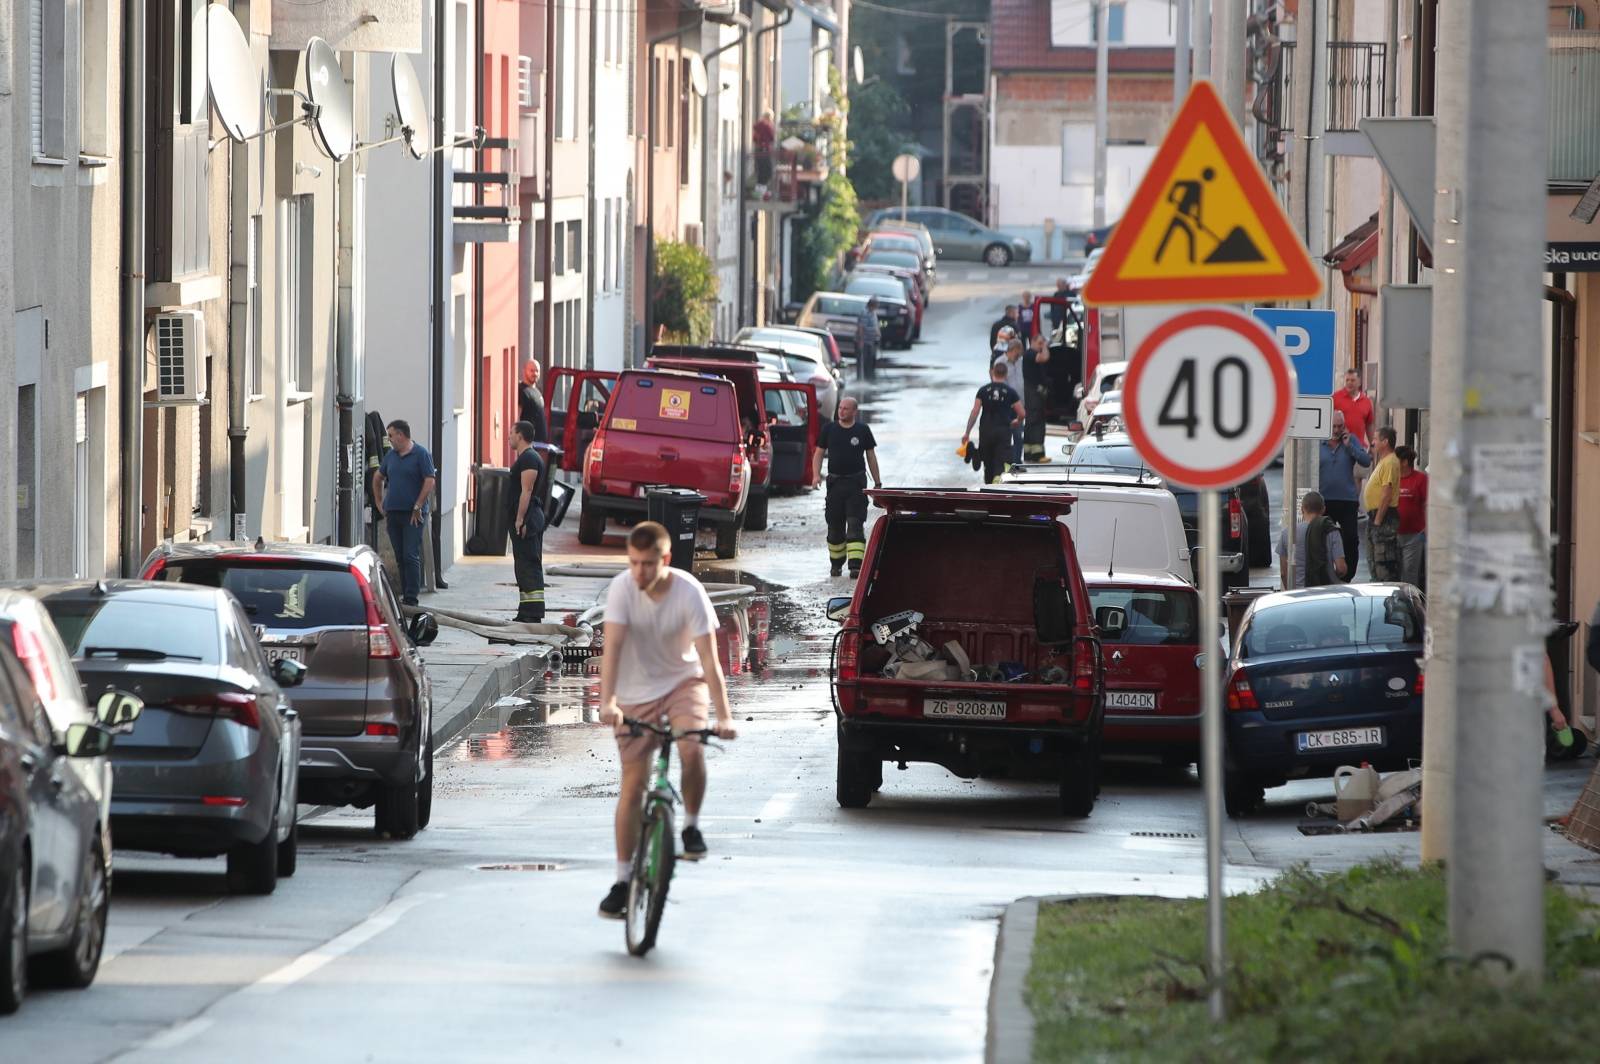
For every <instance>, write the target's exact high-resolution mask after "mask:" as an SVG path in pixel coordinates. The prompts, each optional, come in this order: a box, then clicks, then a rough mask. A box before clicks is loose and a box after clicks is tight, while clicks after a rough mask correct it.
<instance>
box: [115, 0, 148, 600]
mask: <svg viewBox="0 0 1600 1064" xmlns="http://www.w3.org/2000/svg"><path fill="white" fill-rule="evenodd" d="M122 27H123V32H122V43H123V69H124V70H125V71H127V78H126V79H125V80H124V81H123V85H122V352H121V360H120V361H121V365H120V366H119V367H118V369H117V377H118V381H117V383H118V386H119V393H118V400H119V402H118V405H119V407H120V410H119V418H118V420H119V426H118V429H119V432H118V435H119V436H120V437H121V439H120V440H119V441H118V442H119V444H120V446H119V447H118V450H119V452H120V453H119V456H118V457H119V458H120V462H119V467H120V468H119V471H118V472H119V475H120V477H121V480H122V483H121V495H122V525H121V529H120V538H121V549H120V551H119V553H120V554H121V555H122V558H121V569H122V575H123V576H137V575H138V571H139V563H140V562H142V561H143V560H144V558H143V545H144V534H143V533H144V514H143V510H144V285H145V273H144V266H145V231H144V218H145V172H144V166H145V162H144V156H145V88H146V86H145V34H146V31H147V29H148V19H147V16H146V13H145V0H123V5H122Z"/></svg>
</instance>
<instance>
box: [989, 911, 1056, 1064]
mask: <svg viewBox="0 0 1600 1064" xmlns="http://www.w3.org/2000/svg"><path fill="white" fill-rule="evenodd" d="M1054 900H1056V899H1054V898H1018V899H1017V900H1016V901H1014V902H1012V903H1011V904H1010V905H1007V906H1006V911H1005V912H1004V913H1002V914H1001V916H1000V933H999V935H998V936H996V938H995V945H994V977H993V978H992V979H991V980H990V983H989V1030H988V1034H987V1036H986V1037H985V1038H984V1047H983V1059H984V1062H985V1064H1027V1062H1029V1061H1031V1060H1033V1026H1034V1023H1033V1010H1031V1009H1030V1008H1028V1002H1027V1000H1026V997H1025V995H1026V991H1027V988H1028V971H1029V970H1030V969H1031V968H1032V967H1033V935H1034V931H1035V930H1036V929H1037V928H1038V926H1039V903H1040V902H1041V901H1054Z"/></svg>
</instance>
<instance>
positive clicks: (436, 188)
mask: <svg viewBox="0 0 1600 1064" xmlns="http://www.w3.org/2000/svg"><path fill="white" fill-rule="evenodd" d="M446 7H447V5H446V0H433V143H434V144H435V145H438V146H439V150H438V151H436V152H435V153H434V156H433V205H432V206H433V219H432V221H433V269H432V271H431V273H432V278H433V295H432V299H431V302H432V303H433V321H432V323H431V324H432V326H433V336H432V347H433V350H432V352H431V354H432V358H431V363H432V365H431V366H430V367H429V374H428V376H429V382H428V385H429V394H430V401H431V404H432V408H433V462H434V468H435V469H437V470H438V473H439V479H438V480H437V481H436V482H435V490H434V493H433V498H434V506H433V520H432V523H431V525H430V528H429V531H430V532H431V533H432V536H433V571H434V579H435V581H436V582H437V584H438V586H439V587H444V586H446V585H445V582H444V581H443V580H442V579H439V561H440V557H439V556H440V553H441V547H440V542H439V532H440V527H441V520H442V519H441V517H440V514H441V513H442V512H443V510H444V499H445V494H444V487H445V475H444V461H445V445H444V357H445V353H444V349H445V339H446V337H445V316H446V315H447V314H448V313H449V309H450V308H449V303H448V302H447V301H446V299H445V284H446V278H447V275H446V273H445V259H444V223H445V197H446V196H448V195H449V186H448V185H447V184H446V177H447V174H446V173H445V150H444V147H443V146H444V145H446V144H448V143H450V135H449V126H448V123H447V121H446V117H445V103H446V101H447V99H448V96H447V94H446V85H445V80H446V67H445V54H446V53H445V45H444V35H445V31H446V28H447V27H448V26H449V23H448V22H447V21H446V19H445V15H446V14H447V10H446Z"/></svg>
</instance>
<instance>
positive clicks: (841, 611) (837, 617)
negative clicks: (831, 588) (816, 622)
mask: <svg viewBox="0 0 1600 1064" xmlns="http://www.w3.org/2000/svg"><path fill="white" fill-rule="evenodd" d="M851 601H852V600H851V599H850V597H849V596H848V595H841V596H840V597H838V598H831V599H829V600H828V620H830V621H837V622H838V623H840V624H843V623H844V622H845V619H846V618H847V617H849V616H850V603H851Z"/></svg>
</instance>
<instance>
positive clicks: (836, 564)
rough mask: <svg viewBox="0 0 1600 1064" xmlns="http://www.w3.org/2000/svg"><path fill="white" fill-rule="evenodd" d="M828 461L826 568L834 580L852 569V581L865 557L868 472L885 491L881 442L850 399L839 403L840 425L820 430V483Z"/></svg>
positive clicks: (816, 461) (815, 463) (816, 464)
mask: <svg viewBox="0 0 1600 1064" xmlns="http://www.w3.org/2000/svg"><path fill="white" fill-rule="evenodd" d="M823 458H827V460H828V480H827V484H828V495H827V502H826V503H825V506H824V510H823V513H824V515H825V516H826V517H827V520H828V565H829V568H830V570H831V571H832V573H833V575H834V576H838V575H840V572H841V570H842V569H843V568H844V563H845V562H846V561H848V562H849V563H850V575H851V577H852V578H853V577H857V576H860V575H861V559H862V558H864V557H865V556H866V553H867V470H868V469H870V470H872V486H873V487H875V488H881V487H883V478H882V477H881V476H879V475H878V441H877V440H876V439H875V438H874V437H873V435H872V429H870V428H868V427H867V425H866V423H865V422H863V421H861V419H860V406H859V404H857V403H856V400H855V399H854V397H852V396H848V395H847V396H845V397H844V398H843V399H841V400H839V420H837V421H830V422H829V423H828V424H826V425H824V426H822V434H821V435H820V436H818V437H817V449H816V450H815V451H814V452H813V453H812V457H811V463H812V471H813V472H814V474H815V479H817V480H819V481H820V480H821V479H822V460H823Z"/></svg>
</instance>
